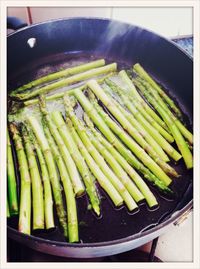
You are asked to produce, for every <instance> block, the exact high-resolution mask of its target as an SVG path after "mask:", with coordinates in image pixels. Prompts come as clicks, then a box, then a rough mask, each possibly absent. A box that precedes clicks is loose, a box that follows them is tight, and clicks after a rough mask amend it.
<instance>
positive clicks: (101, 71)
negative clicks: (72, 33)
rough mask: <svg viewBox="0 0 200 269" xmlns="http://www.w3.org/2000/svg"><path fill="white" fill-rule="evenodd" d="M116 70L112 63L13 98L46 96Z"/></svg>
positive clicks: (114, 64) (115, 65) (23, 98)
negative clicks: (59, 89)
mask: <svg viewBox="0 0 200 269" xmlns="http://www.w3.org/2000/svg"><path fill="white" fill-rule="evenodd" d="M116 69H117V64H116V63H112V64H109V65H105V66H103V67H98V68H94V69H91V70H88V71H85V72H83V73H80V74H76V75H73V76H71V77H68V78H65V79H62V80H59V81H57V82H54V83H51V84H48V85H46V86H43V87H41V88H38V89H35V90H34V91H32V92H28V93H21V94H15V95H13V96H14V97H15V98H18V99H19V100H26V99H30V98H32V97H35V96H37V95H41V94H45V93H48V92H50V91H52V90H55V89H58V88H61V87H64V86H67V85H70V84H73V83H76V82H79V81H82V80H86V79H90V78H91V77H95V76H98V75H103V74H106V73H110V72H114V71H116Z"/></svg>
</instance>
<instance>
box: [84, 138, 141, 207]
mask: <svg viewBox="0 0 200 269" xmlns="http://www.w3.org/2000/svg"><path fill="white" fill-rule="evenodd" d="M88 136H89V138H90V139H91V142H92V143H93V145H94V146H95V148H96V149H97V150H98V151H99V153H100V154H101V155H102V156H103V157H104V159H105V161H106V162H107V163H108V164H109V165H110V167H111V168H112V170H113V171H114V172H115V174H116V176H117V177H118V178H119V179H120V180H121V182H122V183H123V184H124V186H125V187H126V189H127V190H128V192H129V193H130V194H131V196H132V197H133V199H134V200H135V201H136V202H139V201H141V200H143V199H144V196H143V194H142V193H141V192H140V191H139V190H138V188H137V187H136V186H135V184H134V183H133V181H132V180H131V179H130V178H129V176H128V175H127V173H126V172H125V171H124V169H123V168H122V167H121V166H120V164H119V163H118V162H117V161H116V160H115V158H114V157H113V156H112V154H111V153H110V152H109V151H108V150H107V149H106V148H105V147H104V146H103V145H102V144H100V143H99V141H98V140H97V139H96V138H95V137H94V136H93V135H92V134H89V133H88Z"/></svg>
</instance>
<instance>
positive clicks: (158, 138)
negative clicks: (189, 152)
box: [106, 80, 182, 161]
mask: <svg viewBox="0 0 200 269" xmlns="http://www.w3.org/2000/svg"><path fill="white" fill-rule="evenodd" d="M106 83H108V85H109V86H112V89H114V90H116V91H117V92H118V93H119V95H120V96H121V97H122V99H123V102H124V104H125V105H126V107H127V108H128V109H129V111H130V112H131V113H132V114H133V115H134V116H135V118H136V119H137V120H138V122H139V123H140V124H141V125H142V126H143V128H142V129H141V128H140V129H138V130H140V132H141V133H143V134H144V133H145V131H146V132H148V133H149V134H150V137H148V140H147V139H146V140H147V142H149V144H150V143H151V139H152V137H153V138H154V141H155V140H156V141H157V142H158V144H159V145H160V146H161V147H162V148H163V149H164V150H165V152H166V153H167V154H168V155H169V156H170V157H172V158H173V159H174V160H175V161H178V160H179V159H180V158H181V157H182V156H181V155H180V154H179V153H178V151H176V150H175V149H174V148H173V147H172V146H171V145H170V144H169V143H168V142H167V141H166V140H165V139H164V138H163V137H162V136H161V135H160V134H159V132H158V131H157V130H156V129H154V128H153V127H152V125H151V124H150V123H149V122H148V121H147V120H146V119H145V118H144V117H143V116H142V115H141V114H140V113H139V112H138V111H137V109H136V108H135V107H134V106H133V105H132V103H131V102H130V101H129V99H128V98H127V96H125V95H124V94H122V93H121V90H120V88H118V87H117V85H116V86H115V84H114V83H113V82H112V81H110V80H106ZM113 101H114V100H113ZM114 103H115V105H116V106H117V107H118V109H119V110H120V111H121V112H122V114H123V115H124V116H125V117H126V118H127V119H128V120H129V121H130V122H131V123H132V124H133V125H134V126H137V125H136V124H137V120H135V119H134V118H133V117H132V115H131V114H130V113H128V112H127V111H126V110H125V109H124V108H123V107H122V106H121V105H120V104H118V103H117V102H114ZM148 133H147V134H146V135H147V136H148ZM150 138H151V139H150ZM151 145H152V147H153V145H154V144H151ZM154 149H155V148H154Z"/></svg>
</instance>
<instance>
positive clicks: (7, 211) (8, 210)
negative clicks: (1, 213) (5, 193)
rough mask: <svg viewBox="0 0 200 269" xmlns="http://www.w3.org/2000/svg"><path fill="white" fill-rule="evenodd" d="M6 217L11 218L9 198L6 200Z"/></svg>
mask: <svg viewBox="0 0 200 269" xmlns="http://www.w3.org/2000/svg"><path fill="white" fill-rule="evenodd" d="M6 201H7V202H6V216H7V218H10V209H9V204H8V198H7V199H6Z"/></svg>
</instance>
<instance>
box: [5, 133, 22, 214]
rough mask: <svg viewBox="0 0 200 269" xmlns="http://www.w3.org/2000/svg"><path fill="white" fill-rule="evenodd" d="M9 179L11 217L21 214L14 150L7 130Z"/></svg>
mask: <svg viewBox="0 0 200 269" xmlns="http://www.w3.org/2000/svg"><path fill="white" fill-rule="evenodd" d="M7 179H8V202H9V208H10V215H11V216H12V215H17V214H18V213H19V208H18V200H17V186H16V177H15V168H14V162H13V156H12V148H11V144H10V137H9V133H8V130H7Z"/></svg>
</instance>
